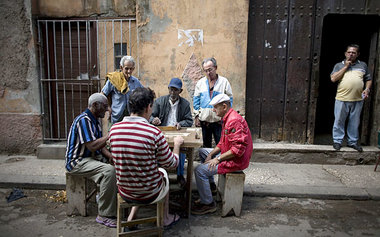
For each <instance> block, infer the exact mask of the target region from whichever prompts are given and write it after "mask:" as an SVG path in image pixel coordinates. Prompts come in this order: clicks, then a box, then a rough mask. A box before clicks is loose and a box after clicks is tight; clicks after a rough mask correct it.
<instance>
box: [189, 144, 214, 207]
mask: <svg viewBox="0 0 380 237" xmlns="http://www.w3.org/2000/svg"><path fill="white" fill-rule="evenodd" d="M212 150H213V149H212V148H200V149H199V157H200V158H201V161H202V163H201V164H199V165H198V166H197V167H196V168H195V169H194V176H195V181H196V183H197V189H198V192H199V197H200V199H201V203H202V204H210V203H212V202H213V201H214V199H213V198H212V192H211V188H210V182H214V175H216V174H217V173H218V166H216V169H214V170H212V171H210V170H208V166H209V165H208V164H204V161H205V159H206V157H207V155H208V154H209V153H210V152H211V151H212Z"/></svg>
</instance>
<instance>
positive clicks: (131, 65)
mask: <svg viewBox="0 0 380 237" xmlns="http://www.w3.org/2000/svg"><path fill="white" fill-rule="evenodd" d="M120 70H121V72H118V71H117V72H110V73H107V75H106V84H105V85H104V87H103V89H102V93H103V94H104V95H106V96H107V97H111V98H109V99H110V100H111V101H110V103H109V104H110V105H111V109H112V114H111V124H114V123H117V122H120V121H121V120H123V118H124V116H127V115H129V112H128V98H129V95H130V94H131V93H132V91H133V90H134V89H136V88H138V87H143V85H142V84H141V83H140V81H139V79H137V78H136V77H134V76H132V72H133V70H135V60H134V59H133V57H132V56H124V57H122V58H121V60H120Z"/></svg>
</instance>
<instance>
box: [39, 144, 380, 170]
mask: <svg viewBox="0 0 380 237" xmlns="http://www.w3.org/2000/svg"><path fill="white" fill-rule="evenodd" d="M363 149H364V151H363V152H357V151H355V150H354V149H352V148H349V147H342V149H341V150H340V151H335V150H334V149H333V147H332V146H330V145H303V144H287V143H254V144H253V154H252V157H251V161H254V162H261V163H270V162H274V163H295V164H340V165H342V164H343V165H357V164H370V165H372V164H375V162H376V159H377V157H378V156H379V153H380V149H378V148H377V147H371V146H366V147H363ZM65 152H66V144H65V143H55V144H41V145H39V146H38V148H37V158H38V159H65Z"/></svg>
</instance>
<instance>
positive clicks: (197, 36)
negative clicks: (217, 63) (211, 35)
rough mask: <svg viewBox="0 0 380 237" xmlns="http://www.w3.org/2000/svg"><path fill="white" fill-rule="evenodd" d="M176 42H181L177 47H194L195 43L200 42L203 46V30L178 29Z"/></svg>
mask: <svg viewBox="0 0 380 237" xmlns="http://www.w3.org/2000/svg"><path fill="white" fill-rule="evenodd" d="M178 40H181V43H179V44H178V46H179V47H180V46H182V45H183V44H187V46H189V47H192V46H194V44H195V42H200V43H201V44H202V46H203V30H201V29H189V30H181V29H178Z"/></svg>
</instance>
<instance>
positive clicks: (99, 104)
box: [88, 93, 108, 118]
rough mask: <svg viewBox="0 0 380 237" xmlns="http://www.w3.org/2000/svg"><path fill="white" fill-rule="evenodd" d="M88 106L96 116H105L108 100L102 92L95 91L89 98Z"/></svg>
mask: <svg viewBox="0 0 380 237" xmlns="http://www.w3.org/2000/svg"><path fill="white" fill-rule="evenodd" d="M88 108H89V109H90V111H91V113H92V114H93V115H94V116H95V117H96V118H104V115H105V113H106V111H107V110H108V100H107V97H106V96H105V95H103V94H102V93H94V94H92V95H91V96H90V97H89V98H88Z"/></svg>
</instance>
